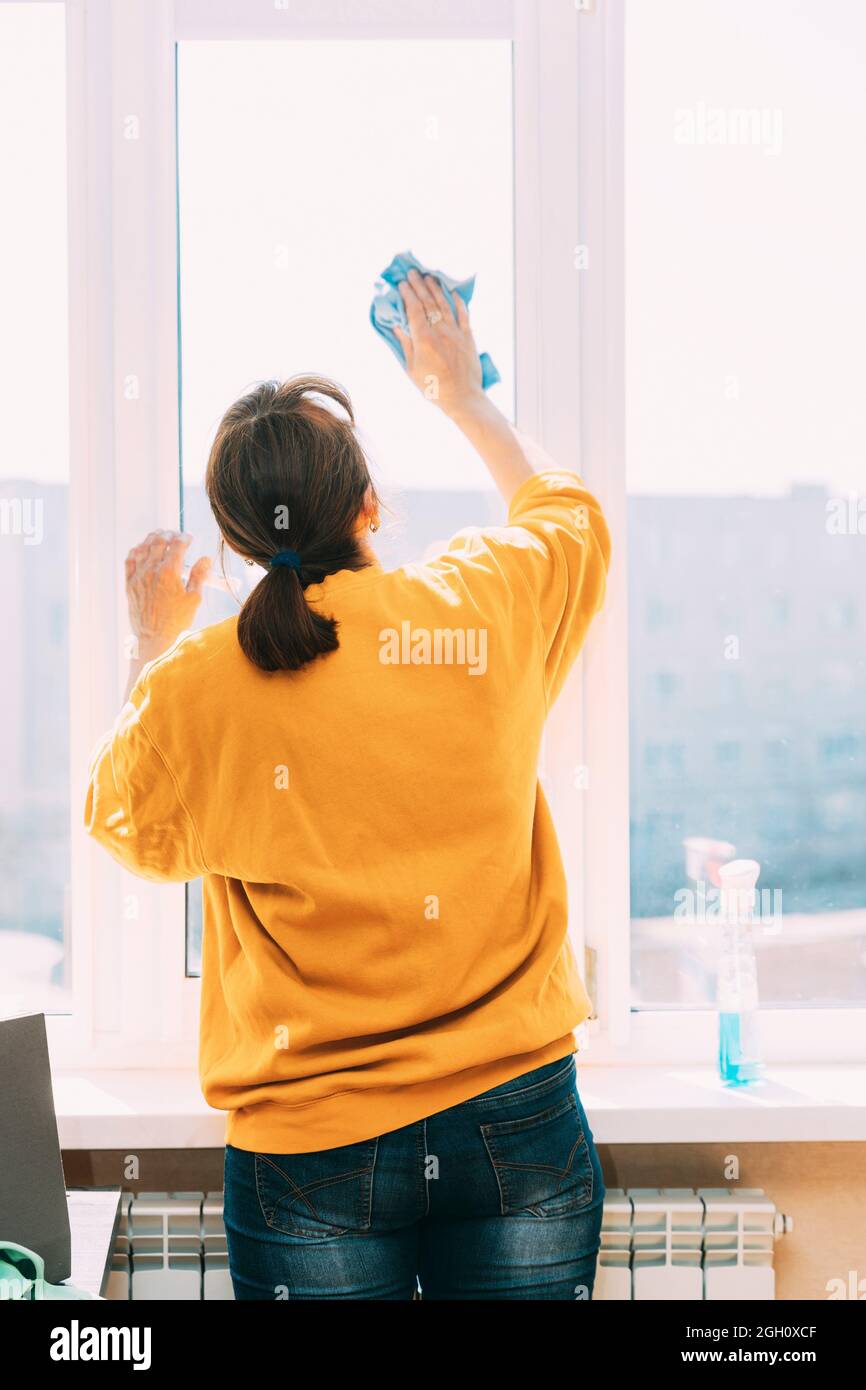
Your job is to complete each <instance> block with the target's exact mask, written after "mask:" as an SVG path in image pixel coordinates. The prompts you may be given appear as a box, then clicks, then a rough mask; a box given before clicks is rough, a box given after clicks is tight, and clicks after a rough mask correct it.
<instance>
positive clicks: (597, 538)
mask: <svg viewBox="0 0 866 1390" xmlns="http://www.w3.org/2000/svg"><path fill="white" fill-rule="evenodd" d="M506 531H511V532H512V541H511V545H510V555H509V559H508V569H509V570H510V572H511V573H512V574H513V575H514V577H515V580H516V582H522V583H523V584H525V585H526V587H527V589H528V591H529V594H530V598H531V600H532V605H533V608H534V609H535V613H536V617H537V619H538V624H539V627H540V629H541V638H542V645H543V650H544V682H545V690H546V693H547V700H548V703H549V704H552V702H553V701H554V700H555V699H556V697H557V695H558V694H559V692H560V690H561V688H562V686H563V684H564V682H565V678H566V676H567V675H568V672H569V670H570V669H571V666H572V665H573V663H574V661H575V659H576V657H577V654H578V652H579V651H580V649H581V647H582V646H583V642H584V639H585V637H586V634H587V631H588V629H589V625H590V623H591V622H592V620H593V618H594V617H595V614H596V613H597V612H598V611H599V609H600V608H601V606H602V603H603V601H604V594H605V585H606V581H607V572H608V568H609V565H610V549H611V546H610V534H609V532H608V528H607V523H606V522H605V519H604V516H603V514H602V511H601V507H600V506H599V504H598V502H597V501H596V499H595V498H594V497H593V495H592V493H590V492H588V491H587V489H586V488H585V487H584V485H583V482H582V481H581V479H580V478H579V477H578V475H577V474H576V473H571V472H567V471H564V470H559V469H545V470H544V471H543V472H541V473H536V474H535V475H534V476H533V477H532V478H529V479H527V481H526V482H525V483H523V485H522V486H521V487H520V488H519V489H518V491H517V492H516V493H515V495H514V497H513V498H512V501H511V505H510V507H509V509H508V527H507V528H506Z"/></svg>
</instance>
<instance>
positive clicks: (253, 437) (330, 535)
mask: <svg viewBox="0 0 866 1390" xmlns="http://www.w3.org/2000/svg"><path fill="white" fill-rule="evenodd" d="M316 396H320V397H326V398H328V399H330V400H332V401H334V402H335V403H336V404H337V405H338V406H340V407H341V409H342V410H343V411H344V412H345V417H347V418H344V417H342V416H340V415H337V414H335V413H334V411H333V410H331V409H330V407H328V406H326V405H323V404H322V403H321V401H317V400H316V399H315V397H316ZM205 487H206V489H207V495H208V499H209V501H210V504H211V507H212V509H213V514H214V516H215V517H216V522H217V525H218V527H219V529H220V533H221V535H222V538H223V541H225V542H226V543H227V544H228V545H229V546H230V547H231V548H232V550H235V551H237V553H238V554H239V555H242V556H243V557H244V559H246V560H252V561H254V562H255V563H256V564H257V565H262V566H264V568H265V569H266V570H267V573H266V574H265V576H264V578H263V579H262V580H261V581H260V583H259V584H257V585H256V587H255V589H254V590H253V591H252V593H251V594H250V595H249V597H248V598H247V600H246V602H245V603H244V605H243V608H242V609H241V613H240V617H239V619H238V640H239V641H240V644H241V647H242V648H243V650H244V652H245V653H246V655H247V656H248V657H249V659H250V661H252V662H254V663H255V665H256V666H259V667H260V668H261V669H262V670H263V671H281V670H283V671H298V670H300V668H301V667H302V666H306V665H307V664H308V662H310V661H314V660H315V658H316V657H318V656H325V655H326V654H327V653H328V652H333V651H336V649H337V647H338V645H339V643H338V641H337V623H336V621H335V620H334V618H332V617H328V616H327V615H326V614H324V613H321V612H319V611H318V610H317V609H315V608H311V607H310V605H309V604H308V603H307V600H306V597H305V594H304V590H305V589H306V587H307V585H309V584H319V583H321V581H322V580H323V579H324V578H325V576H326V575H328V574H334V573H335V572H336V571H337V570H359V569H363V568H364V567H365V566H366V565H368V564H369V563H370V556H369V553H367V552H365V549H364V547H363V544H362V540H361V536H360V534H359V533H358V532H357V530H356V527H357V525H358V521H359V518H360V517H361V513H362V512H363V510H364V509H365V507H367V508H370V507H372V508H375V507H376V506H377V505H378V498H377V496H376V491H375V488H374V487H373V483H372V480H371V478H370V471H369V468H368V466H367V460H366V458H365V456H364V451H363V449H362V448H361V446H360V444H359V443H358V440H357V438H356V435H355V417H354V414H353V412H352V403H351V401H350V400H349V397H348V395H347V394H346V392H345V391H343V390H342V389H341V387H339V386H337V385H336V383H335V382H333V381H329V380H328V379H327V378H325V377H317V376H296V377H292V378H291V379H290V380H289V381H284V382H282V383H280V382H276V381H266V382H263V383H262V384H261V385H260V386H257V387H256V388H255V390H254V391H251V392H250V393H249V395H246V396H243V397H242V398H241V400H239V401H236V402H235V404H234V405H233V406H232V407H231V408H230V409H229V410H227V411H226V413H225V415H224V416H223V418H222V420H221V421H220V425H219V429H218V430H217V434H216V439H215V440H214V443H213V447H212V448H211V452H210V458H209V459H208V465H207V473H206V475H205ZM286 550H289V551H295V552H296V553H297V555H298V556H299V557H300V565H301V567H300V569H293V568H288V567H284V566H279V567H275V568H273V569H271V568H270V563H271V560H272V559H273V557H274V556H275V555H276V554H278V553H279V552H281V551H286Z"/></svg>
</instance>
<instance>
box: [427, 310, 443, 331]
mask: <svg viewBox="0 0 866 1390" xmlns="http://www.w3.org/2000/svg"><path fill="white" fill-rule="evenodd" d="M443 317H444V315H443V314H442V313H441V311H440V310H439V309H431V310H430V312H429V313H428V315H427V322H428V323H429V325H430V327H431V328H435V327H436V325H437V323H441V322H442V319H443Z"/></svg>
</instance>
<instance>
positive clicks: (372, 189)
mask: <svg viewBox="0 0 866 1390" xmlns="http://www.w3.org/2000/svg"><path fill="white" fill-rule="evenodd" d="M512 82H513V76H512V55H511V44H510V43H509V42H507V41H506V40H501V39H498V40H497V39H491V40H477V39H475V40H473V39H467V40H459V39H457V40H439V41H436V42H431V41H429V40H419V41H412V40H397V39H393V40H389V39H383V40H372V39H357V40H321V41H316V40H298V41H292V40H285V41H280V42H277V41H266V42H232V41H215V42H208V41H184V42H182V43H181V44H180V45H179V50H178V148H179V183H178V187H179V220H180V266H181V279H180V284H181V295H180V321H181V326H182V362H183V370H182V381H181V398H182V402H183V408H182V458H183V476H182V487H183V506H184V525H185V528H186V529H187V530H189V531H191V532H193V534H194V535H195V536H196V539H197V542H198V543H199V545H200V546H202V547H204V548H205V549H206V550H208V551H212V550H213V548H214V545H215V542H216V532H215V526H214V523H213V520H212V518H211V516H210V510H209V507H208V504H207V499H206V497H205V495H204V490H203V485H202V484H203V474H204V466H205V463H206V460H207V453H208V448H209V444H210V440H211V437H212V435H213V431H214V426H215V425H216V423H217V421H218V420H219V417H220V415H221V414H222V412H223V411H224V410H225V409H226V408H227V407H228V406H229V405H230V404H231V402H232V401H233V400H235V399H236V398H237V397H238V396H240V395H242V394H243V392H244V391H245V390H246V389H248V387H249V385H250V384H251V383H252V382H253V381H255V380H257V379H262V378H267V377H285V376H290V375H292V374H293V373H295V372H299V371H311V372H320V373H322V374H324V375H326V376H330V377H334V378H336V379H337V380H338V381H340V382H341V383H343V384H344V385H345V386H346V387H347V389H348V390H349V393H350V395H351V397H352V401H353V405H354V408H355V413H356V419H357V421H358V423H359V426H360V428H361V430H362V433H363V436H364V439H365V443H366V446H367V449H368V453H369V457H370V459H371V463H372V466H373V471H374V476H375V477H376V479H377V482H378V483H379V484H380V485H381V487H382V490H383V493H384V499H385V502H386V504H387V510H386V511H385V516H384V526H383V529H382V532H381V533H380V536H379V537H378V538H377V550H378V552H379V554H380V555H381V557H382V560H383V563H385V564H386V565H394V564H401V563H403V562H404V561H407V560H410V559H415V558H417V557H419V556H421V555H423V554H424V553H425V552H426V551H428V550H433V549H434V548H436V547H440V546H442V545H443V544H444V543H445V542H447V540H448V539H449V538H450V537H451V536H452V535H453V534H454V532H455V531H458V530H459V529H460V528H461V527H462V526H467V525H472V524H474V523H475V524H484V523H485V522H487V523H490V522H491V521H493V522H496V523H497V524H499V523H500V522H502V521H503V520H504V508H503V506H502V504H501V501H500V499H499V497H498V494H496V493H495V491H494V490H493V488H492V486H491V484H490V481H489V477H488V475H487V472H486V470H485V469H484V467H483V465H482V464H481V462H480V460H479V459H478V458H477V457H476V455H475V454H474V453H473V451H472V450H471V449H470V448H469V446H468V445H466V444H464V443H463V442H462V441H461V440H460V438H459V436H457V434H456V432H455V431H454V427H453V426H452V425H451V424H450V422H449V421H448V420H446V419H445V417H444V416H440V415H438V414H436V413H434V412H433V411H431V412H430V417H429V418H425V420H424V429H423V431H420V430H419V428H418V424H419V421H418V409H417V402H416V400H415V399H414V394H415V393H414V388H413V387H412V386H411V384H410V383H409V382H408V381H407V380H406V379H405V378H404V377H403V375H402V374H401V372H400V371H399V369H398V366H397V363H396V362H392V360H391V357H390V353H389V350H388V348H387V347H386V346H385V345H384V344H383V343H382V342H381V341H380V340H379V339H378V338H377V337H376V335H375V334H374V333H373V331H372V328H371V326H370V322H369V309H370V302H371V300H372V296H373V291H374V282H375V279H376V278H377V276H378V274H379V272H380V271H381V270H383V269H384V268H385V266H386V265H387V264H388V262H389V261H390V259H391V256H392V255H393V254H394V253H395V252H397V251H403V250H406V249H411V250H412V251H413V252H414V253H415V255H416V256H417V257H418V258H419V259H420V260H421V261H422V262H423V263H425V264H428V265H429V264H436V265H438V266H440V267H441V268H442V269H444V270H446V271H448V273H449V274H454V275H459V276H461V277H462V276H466V275H470V274H474V273H476V272H477V274H478V283H477V288H476V294H475V298H474V299H473V305H472V310H473V320H474V324H475V333H476V339H477V341H478V344H479V347H480V348H481V349H482V350H487V351H489V352H490V354H491V356H492V357H493V359H494V361H495V362H496V364H497V366H498V368H499V371H500V374H501V375H502V378H503V381H502V383H501V384H499V385H498V386H496V387H494V388H493V392H494V396H495V398H496V400H497V402H498V403H499V405H500V406H501V408H502V409H504V410H505V411H506V413H508V414H510V415H511V417H512V418H513V415H514V231H513V203H514V155H513V148H512V136H511V130H512ZM397 113H399V119H396V115H397ZM311 210H314V212H313V213H312V215H311ZM216 287H218V291H217V292H215V290H216ZM194 553H197V552H194ZM231 574H232V579H233V582H234V583H235V584H236V585H237V586H238V590H239V591H240V592H243V588H244V586H245V584H247V583H248V582H249V581H248V578H247V576H249V574H250V571H249V569H248V567H246V566H244V565H243V564H240V565H236V567H235V569H234V570H233V571H232V572H231ZM253 582H255V581H253ZM202 609H203V611H202V614H201V620H202V621H203V622H212V621H214V619H215V618H217V617H219V616H223V615H224V614H227V613H229V612H230V611H232V600H231V599H230V598H229V597H228V596H227V595H225V594H224V593H221V592H220V591H218V590H214V589H211V590H209V592H208V596H207V602H206V603H204V604H203V605H202ZM198 897H199V893H198V888H197V887H193V888H191V889H190V891H189V917H188V969H189V970H190V971H191V972H193V973H195V972H196V970H197V959H198V949H199V948H198V938H199V935H200V929H201V908H200V903H199V900H198Z"/></svg>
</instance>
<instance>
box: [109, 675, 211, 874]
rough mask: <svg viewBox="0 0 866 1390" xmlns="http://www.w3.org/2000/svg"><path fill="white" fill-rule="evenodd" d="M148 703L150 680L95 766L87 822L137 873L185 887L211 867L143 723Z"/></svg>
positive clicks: (129, 706) (172, 778)
mask: <svg viewBox="0 0 866 1390" xmlns="http://www.w3.org/2000/svg"><path fill="white" fill-rule="evenodd" d="M147 700H148V680H147V672H145V674H144V676H143V677H142V678H141V680H140V681H139V682H138V683H137V685H136V686H135V688H134V690H133V691H132V694H131V696H130V699H129V701H128V702H127V704H126V705H125V706H124V707H123V709H122V710H121V712H120V716H119V718H118V721H117V723H116V725H115V727H114V730H113V731H112V733H111V734H109V735H108V736H107V738H105V739H104V740H103V742H102V743H101V744H100V746H99V748H98V749H97V751H96V754H95V756H94V758H93V761H92V763H91V768H90V784H89V786H88V789H87V800H86V804H85V811H84V820H85V825H86V828H87V832H88V834H90V835H92V836H93V838H94V840H96V841H97V842H98V843H99V844H101V845H104V847H105V848H106V849H107V850H108V852H109V853H110V854H111V855H112V856H113V857H114V858H115V859H116V860H117V861H118V863H120V864H122V865H123V866H124V868H126V869H129V870H130V872H131V873H134V874H138V875H139V876H140V877H141V878H149V879H155V880H157V881H162V882H170V883H178V882H180V883H182V882H186V881H188V880H189V879H194V878H198V877H200V875H201V874H203V873H206V872H207V867H206V865H205V863H204V857H203V855H202V850H201V845H200V843H199V837H198V834H197V832H196V828H195V825H194V824H193V821H192V817H191V815H190V813H189V810H188V809H187V807H186V805H185V803H184V800H183V797H182V795H181V792H180V789H179V787H178V784H177V781H176V779H175V776H174V774H173V772H172V770H171V768H170V767H169V765H168V763H167V762H166V760H165V758H164V756H163V754H162V753H161V752H160V750H159V748H158V747H157V745H156V743H155V742H154V740H153V738H152V737H151V735H150V734H149V733H148V731H147V729H146V728H145V726H144V723H143V721H142V712H143V710H144V709H145V708H146V706H147Z"/></svg>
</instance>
